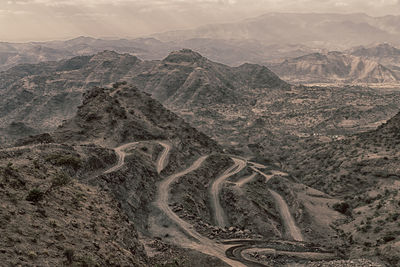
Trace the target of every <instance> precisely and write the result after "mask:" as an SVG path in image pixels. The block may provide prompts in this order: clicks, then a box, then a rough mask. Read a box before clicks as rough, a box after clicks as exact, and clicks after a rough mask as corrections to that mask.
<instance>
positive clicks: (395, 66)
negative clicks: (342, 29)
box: [348, 43, 400, 76]
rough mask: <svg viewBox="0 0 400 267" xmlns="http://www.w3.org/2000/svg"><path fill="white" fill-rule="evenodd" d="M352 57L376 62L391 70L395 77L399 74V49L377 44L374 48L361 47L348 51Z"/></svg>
mask: <svg viewBox="0 0 400 267" xmlns="http://www.w3.org/2000/svg"><path fill="white" fill-rule="evenodd" d="M348 52H349V53H351V54H352V55H354V56H357V57H361V58H364V59H368V60H373V61H375V62H378V63H380V64H382V65H384V66H386V67H388V68H390V69H391V70H393V71H394V72H395V73H396V74H397V76H398V75H399V74H400V49H399V48H397V47H395V46H393V45H391V44H388V43H383V44H378V45H375V46H366V47H364V46H361V47H356V48H353V49H351V50H349V51H348Z"/></svg>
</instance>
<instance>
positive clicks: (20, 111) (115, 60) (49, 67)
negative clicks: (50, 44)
mask: <svg viewBox="0 0 400 267" xmlns="http://www.w3.org/2000/svg"><path fill="white" fill-rule="evenodd" d="M239 77H240V79H239ZM117 81H126V82H128V83H131V84H134V85H135V86H137V87H138V88H139V89H140V90H143V91H146V92H148V93H150V94H152V95H153V97H154V98H156V99H158V100H160V101H162V102H163V103H165V104H170V105H173V106H174V107H183V106H191V105H203V104H205V103H208V102H209V101H210V99H211V98H212V99H213V101H219V102H221V103H235V102H238V101H240V100H241V99H242V96H241V95H242V90H243V89H244V88H246V87H247V86H260V87H266V88H287V87H288V85H287V84H286V83H285V82H283V81H281V80H280V79H279V78H278V77H277V76H276V75H275V74H273V73H272V72H270V71H269V70H268V69H267V68H265V67H261V66H257V65H244V66H241V67H237V68H231V67H228V66H226V65H222V64H218V63H214V62H212V61H210V60H208V59H206V58H204V57H202V56H201V55H200V54H198V53H196V52H193V51H191V50H181V51H179V52H174V53H171V54H170V55H169V56H168V57H166V58H165V59H164V60H162V61H142V60H140V59H138V58H137V57H135V56H131V55H129V54H118V53H115V52H111V51H104V52H101V53H99V54H96V55H94V56H80V57H75V58H72V59H69V60H62V61H59V62H48V63H40V64H38V65H29V64H26V65H19V66H16V67H14V68H11V69H9V70H8V71H5V72H1V73H0V95H1V100H0V129H1V128H2V129H4V130H3V131H4V132H5V133H12V131H9V130H7V129H9V127H10V125H11V124H12V123H14V124H15V123H19V124H21V125H22V124H24V126H23V127H24V128H26V129H30V128H32V130H30V131H25V133H23V132H20V133H19V135H18V136H14V138H15V137H22V136H23V135H24V134H25V135H29V134H31V133H32V132H35V131H36V132H43V131H49V130H53V129H54V128H55V127H57V125H60V124H61V122H62V121H63V120H65V119H68V118H71V117H72V116H73V115H74V114H75V112H76V110H77V107H78V106H79V105H80V103H81V97H82V94H83V93H84V92H85V90H86V88H90V87H92V86H112V84H114V83H115V82H117ZM33 111H34V112H33ZM9 137H11V139H12V135H9Z"/></svg>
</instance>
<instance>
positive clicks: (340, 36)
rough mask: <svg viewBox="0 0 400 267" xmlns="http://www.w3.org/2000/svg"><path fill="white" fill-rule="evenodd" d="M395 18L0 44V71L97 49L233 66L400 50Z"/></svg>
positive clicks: (280, 21) (302, 19) (305, 17)
mask: <svg viewBox="0 0 400 267" xmlns="http://www.w3.org/2000/svg"><path fill="white" fill-rule="evenodd" d="M399 20H400V19H399V17H396V16H385V17H370V16H367V15H365V14H347V15H343V14H312V13H311V14H296V13H269V14H266V15H263V16H260V17H256V18H252V19H246V20H242V21H239V22H236V23H226V24H216V25H208V26H203V27H200V28H197V29H193V30H187V31H172V32H165V33H160V34H155V35H152V36H151V37H150V38H149V37H146V38H139V39H132V40H127V39H119V40H102V39H94V38H88V37H79V38H76V39H72V40H68V41H53V42H35V43H25V44H18V43H0V70H6V69H7V68H10V67H12V66H15V65H16V64H20V63H38V62H41V61H49V60H60V59H65V58H70V57H73V56H78V55H90V54H94V53H97V52H101V51H103V50H114V51H116V52H120V53H131V54H133V55H136V56H138V57H139V58H141V59H145V60H152V59H162V58H164V57H166V56H167V55H168V54H169V53H170V52H171V51H173V50H179V49H182V48H189V49H193V50H195V51H198V52H200V53H201V54H203V55H204V56H206V57H208V58H210V59H211V60H214V61H217V62H221V63H224V64H228V65H231V66H238V65H240V64H243V63H246V62H249V63H257V64H265V63H266V62H271V61H275V62H276V61H277V60H278V61H279V60H283V59H287V58H293V57H299V56H303V55H306V54H310V53H314V52H327V51H329V50H347V49H351V48H352V47H355V46H370V45H373V44H379V43H384V42H390V43H392V44H393V45H395V46H396V45H400V33H399V31H398V27H397V25H398V23H399Z"/></svg>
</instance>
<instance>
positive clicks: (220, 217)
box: [210, 158, 247, 227]
mask: <svg viewBox="0 0 400 267" xmlns="http://www.w3.org/2000/svg"><path fill="white" fill-rule="evenodd" d="M232 160H233V162H234V164H233V165H232V166H231V167H230V168H229V169H227V170H226V171H225V172H224V173H223V174H222V175H221V176H220V177H218V178H217V179H215V181H214V182H213V184H212V186H211V191H210V194H211V203H212V204H213V207H214V213H215V215H214V218H215V221H216V223H217V225H218V226H220V227H225V226H226V222H225V212H224V209H223V208H222V206H221V202H220V200H219V192H220V191H221V185H222V183H223V182H225V180H226V179H228V178H229V177H231V176H232V175H235V174H236V173H238V172H240V171H241V170H243V169H244V168H245V167H246V165H247V163H246V161H245V160H242V159H238V158H232Z"/></svg>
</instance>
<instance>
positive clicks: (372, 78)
mask: <svg viewBox="0 0 400 267" xmlns="http://www.w3.org/2000/svg"><path fill="white" fill-rule="evenodd" d="M355 54H360V53H355ZM370 58H371V57H368V56H365V57H360V56H354V55H349V54H344V53H342V52H328V53H324V54H322V53H313V54H309V55H305V56H301V57H297V58H292V59H287V60H285V61H284V62H282V63H279V64H270V66H269V67H270V68H271V69H272V70H273V71H274V72H275V73H277V74H278V75H279V76H280V77H281V78H283V79H284V80H287V81H289V82H293V83H347V84H348V83H398V82H399V81H400V76H399V75H398V74H396V69H391V68H389V67H385V66H383V65H382V64H380V63H378V62H377V61H375V60H374V59H372V58H371V59H370ZM399 63H400V62H399Z"/></svg>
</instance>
